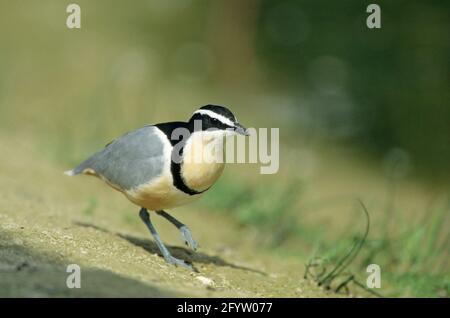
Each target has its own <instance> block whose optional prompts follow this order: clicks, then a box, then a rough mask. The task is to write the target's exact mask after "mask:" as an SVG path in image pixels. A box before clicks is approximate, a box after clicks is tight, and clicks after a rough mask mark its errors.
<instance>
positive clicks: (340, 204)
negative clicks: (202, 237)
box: [0, 0, 450, 296]
mask: <svg viewBox="0 0 450 318" xmlns="http://www.w3.org/2000/svg"><path fill="white" fill-rule="evenodd" d="M371 2H373V1H370V2H369V1H356V0H355V1H344V2H342V1H341V2H339V1H323V0H314V1H312V0H308V1H275V0H246V1H238V0H228V1H225V0H223V1H219V0H216V1H200V0H172V1H156V0H145V1H144V0H142V1H141V0H139V1H132V2H127V1H123V0H122V1H119V0H115V1H110V0H108V1H106V0H104V1H95V2H94V1H87V0H84V1H83V0H79V1H76V3H77V4H79V5H80V7H81V25H82V28H81V29H79V30H76V29H73V30H71V29H68V28H67V27H66V18H67V13H66V6H67V5H68V4H69V3H70V2H67V1H57V0H43V1H1V2H0V39H1V41H0V133H1V135H2V138H10V137H12V136H19V137H20V138H22V140H27V141H28V142H31V143H32V144H33V145H35V147H36V148H37V149H39V151H41V152H42V154H43V155H45V156H47V157H48V159H49V160H52V161H53V162H54V164H55V165H56V166H58V167H61V169H62V170H64V169H65V168H67V167H70V166H72V165H74V164H76V163H78V162H80V161H81V160H82V159H84V158H85V157H86V156H87V155H88V154H89V153H91V152H93V151H96V150H98V149H99V148H100V147H102V146H103V145H104V144H105V143H106V142H108V141H109V140H111V139H112V138H114V137H116V136H118V135H120V134H122V133H123V132H124V131H128V130H132V129H134V128H136V127H139V126H141V125H144V124H147V123H155V122H163V121H171V120H187V119H188V118H189V116H190V114H191V113H192V112H193V111H194V109H196V108H197V107H198V106H201V105H205V104H209V103H214V104H223V105H228V106H229V107H230V108H231V109H232V110H233V111H234V112H235V114H236V115H237V117H238V118H239V120H240V121H241V122H242V123H243V124H244V125H246V126H250V127H278V128H280V138H281V149H280V156H281V166H280V172H279V173H278V174H276V175H271V176H261V175H259V174H258V172H259V169H258V167H257V166H255V165H251V166H249V165H243V166H239V167H237V166H236V167H232V168H231V171H232V172H228V173H226V175H225V176H224V178H223V179H222V180H221V181H220V182H219V184H218V185H217V187H215V189H214V191H212V193H211V195H209V196H206V197H205V200H204V201H203V202H202V203H199V207H206V208H208V207H210V208H214V209H216V210H218V211H221V212H223V213H227V214H229V215H230V216H231V217H233V218H235V219H236V220H237V221H238V222H240V224H242V226H248V227H250V228H252V229H253V228H254V229H255V230H256V231H257V232H259V233H260V232H262V233H266V234H264V235H261V236H260V239H261V241H262V242H264V244H267V246H268V248H273V253H275V254H280V255H281V257H282V255H284V254H286V255H297V254H298V256H299V257H303V258H305V260H306V259H308V257H312V256H320V257H323V258H327V259H329V260H331V261H333V260H336V259H338V256H339V255H340V253H344V252H345V250H346V249H348V247H349V246H351V242H353V238H354V237H355V236H358V235H360V234H361V233H360V232H362V230H363V228H364V219H363V214H362V213H361V211H360V209H357V208H355V205H354V198H355V197H361V198H363V199H364V200H365V202H366V204H367V205H368V208H369V211H370V212H371V216H372V219H373V220H372V221H373V222H372V228H371V232H370V235H369V238H368V241H367V243H366V246H365V247H364V248H363V250H362V253H363V256H360V257H359V258H360V260H359V263H358V264H359V265H358V264H356V263H355V264H354V266H355V267H354V268H356V269H355V271H357V272H358V271H359V268H365V267H364V266H367V264H368V263H370V262H375V263H378V264H381V265H382V266H384V268H386V269H387V273H388V274H386V275H390V276H389V278H388V281H389V283H388V285H389V288H390V289H388V293H390V295H426V296H439V295H444V296H448V293H449V263H448V261H449V257H448V243H449V239H450V232H449V230H448V229H449V227H448V226H449V225H450V220H449V214H450V213H449V211H450V193H449V187H448V184H449V181H450V169H449V168H450V164H449V163H450V107H449V106H450V105H449V60H450V59H449V57H450V47H449V45H450V43H449V40H448V31H449V29H450V28H449V23H450V18H449V10H448V9H449V8H448V4H447V3H445V2H443V1H433V0H430V1H395V2H393V1H377V2H376V3H378V4H379V5H380V6H381V19H382V28H381V29H372V30H371V29H368V28H367V27H366V18H367V16H368V13H366V7H367V5H368V4H369V3H371ZM11 160H14V159H13V158H12V159H11ZM233 173H240V174H242V176H243V178H242V179H241V180H240V181H239V184H238V185H236V184H235V180H234V179H233V178H232V176H233ZM268 191H270V193H271V196H270V197H268V196H267V192H268ZM206 208H205V210H206ZM356 220H358V221H356ZM267 233H270V235H267ZM358 233H359V234H358ZM358 266H360V267H358ZM359 272H361V271H359ZM362 273H363V272H362Z"/></svg>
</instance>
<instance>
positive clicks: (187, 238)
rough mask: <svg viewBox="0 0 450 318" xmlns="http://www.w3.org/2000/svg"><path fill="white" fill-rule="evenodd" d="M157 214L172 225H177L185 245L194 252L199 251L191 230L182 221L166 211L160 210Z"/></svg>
mask: <svg viewBox="0 0 450 318" xmlns="http://www.w3.org/2000/svg"><path fill="white" fill-rule="evenodd" d="M156 213H158V215H160V216H162V217H163V218H165V219H166V220H168V221H169V222H170V223H172V224H173V225H175V226H176V227H177V229H178V230H180V232H181V235H182V236H183V239H184V242H185V244H186V245H188V246H190V247H191V248H192V249H193V250H194V251H195V250H197V246H198V244H197V242H196V241H195V240H194V239H193V238H192V234H191V231H190V230H189V228H188V227H187V226H186V225H185V224H183V223H181V222H180V221H178V220H177V219H176V218H174V217H173V216H171V215H170V214H169V213H167V212H166V211H163V210H160V211H156Z"/></svg>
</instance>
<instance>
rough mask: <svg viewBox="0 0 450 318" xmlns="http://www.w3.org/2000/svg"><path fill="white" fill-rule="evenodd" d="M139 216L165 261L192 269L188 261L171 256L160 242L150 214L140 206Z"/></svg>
mask: <svg viewBox="0 0 450 318" xmlns="http://www.w3.org/2000/svg"><path fill="white" fill-rule="evenodd" d="M139 217H140V218H141V219H142V221H143V222H144V223H145V225H147V227H148V229H149V231H150V233H151V234H152V236H153V238H154V239H155V242H156V245H157V246H158V248H159V250H160V251H161V253H162V255H163V257H164V259H165V260H166V262H167V263H169V264H173V265H175V266H182V267H185V268H187V269H190V270H194V268H193V267H192V266H191V265H189V264H188V263H186V262H185V261H183V260H181V259H178V258H175V257H173V256H172V255H171V254H170V252H169V250H168V249H167V248H166V246H165V245H164V243H163V242H162V240H161V238H160V237H159V234H158V232H156V229H155V227H154V226H153V224H152V222H151V221H150V215H149V214H148V212H147V209H145V208H142V209H141V210H140V211H139Z"/></svg>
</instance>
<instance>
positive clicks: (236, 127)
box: [234, 123, 250, 136]
mask: <svg viewBox="0 0 450 318" xmlns="http://www.w3.org/2000/svg"><path fill="white" fill-rule="evenodd" d="M234 131H235V132H237V133H238V134H240V135H244V136H249V135H250V133H249V132H248V129H247V128H245V127H244V126H242V125H241V124H239V123H236V124H235V125H234Z"/></svg>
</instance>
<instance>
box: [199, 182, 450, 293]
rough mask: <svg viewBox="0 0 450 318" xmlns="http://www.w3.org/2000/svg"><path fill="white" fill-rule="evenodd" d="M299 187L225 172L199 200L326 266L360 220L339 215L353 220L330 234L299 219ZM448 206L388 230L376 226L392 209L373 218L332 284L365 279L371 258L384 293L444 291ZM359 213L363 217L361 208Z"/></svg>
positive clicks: (449, 281)
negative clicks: (237, 178)
mask: <svg viewBox="0 0 450 318" xmlns="http://www.w3.org/2000/svg"><path fill="white" fill-rule="evenodd" d="M304 187H305V185H304V184H303V183H301V182H297V183H291V184H285V185H280V184H274V185H267V184H262V185H259V186H251V185H248V184H243V183H235V182H233V180H231V179H227V178H225V179H224V180H222V181H220V182H219V183H218V184H217V185H216V186H215V188H214V191H211V193H209V195H208V196H205V198H204V199H203V204H204V205H205V206H207V207H210V208H213V209H214V210H217V211H219V212H223V213H227V214H231V216H232V217H233V218H235V219H236V220H237V221H238V222H239V223H240V224H241V225H242V226H247V227H253V228H257V229H259V233H260V237H259V240H260V242H261V243H262V244H265V245H266V247H267V248H268V249H270V250H272V251H273V252H274V253H277V254H279V255H280V256H284V255H297V256H298V257H300V258H302V259H310V260H316V261H319V262H320V263H321V266H323V270H324V271H325V272H330V271H331V270H332V269H333V268H334V267H335V266H336V264H337V263H338V262H339V261H340V260H342V258H343V256H344V255H346V254H347V253H348V252H349V250H350V249H351V248H352V246H354V245H355V244H356V243H357V242H361V240H362V239H363V232H364V223H363V222H355V223H358V224H354V223H353V222H351V220H348V219H344V220H340V221H339V222H351V224H352V226H351V227H348V228H347V229H346V232H345V233H344V235H343V236H342V237H337V236H335V237H334V239H332V240H330V239H329V238H327V235H325V234H326V233H327V229H324V227H323V225H320V224H314V223H311V222H310V223H308V224H306V223H304V222H302V221H301V218H302V215H301V211H298V208H296V202H298V201H299V200H300V201H301V199H302V190H303V188H304ZM349 200H350V199H349ZM331 202H332V201H331ZM449 209H450V205H449V204H447V205H445V206H441V207H437V208H434V209H433V210H430V211H427V213H426V218H425V220H423V221H421V222H415V223H413V222H406V221H405V222H402V223H401V225H400V226H397V227H395V231H394V232H393V233H388V232H387V231H385V230H384V227H383V226H379V225H380V224H382V225H383V224H387V223H388V221H389V220H387V219H386V218H390V217H392V214H391V215H389V214H383V218H382V219H378V220H377V223H379V224H373V226H372V227H371V228H370V231H369V235H368V237H367V239H366V241H365V243H364V244H363V245H362V246H361V251H360V252H359V254H357V255H355V256H356V257H355V259H354V260H353V261H352V262H351V263H349V264H348V266H345V268H344V269H343V271H342V274H341V275H338V277H336V279H335V282H333V284H332V285H334V286H335V288H336V286H339V284H340V283H342V282H343V281H345V279H346V278H347V277H349V276H350V275H353V276H354V277H355V280H356V282H359V283H361V284H363V285H364V284H365V280H366V274H365V273H366V271H365V270H366V267H367V266H368V265H369V264H371V263H375V264H378V265H380V267H381V271H382V288H381V289H380V290H377V292H379V293H380V294H381V295H383V296H418V297H448V296H449V286H450V275H449V264H448V261H449V255H448V246H449V243H450V242H449V231H448V227H446V226H445V225H446V224H448V222H449V221H450V214H449V213H448V212H449ZM392 212H393V213H397V212H398V211H392ZM369 213H371V212H370V210H369ZM329 217H330V218H336V216H333V215H330V216H329ZM360 217H361V219H363V218H364V217H363V213H362V212H361V213H360ZM359 223H360V224H359ZM353 224H354V225H353ZM327 234H330V233H327ZM332 236H333V235H332ZM308 251H309V252H308ZM325 275H326V274H325ZM349 287H350V288H351V290H352V291H353V292H356V293H361V292H364V291H363V290H362V289H361V288H360V287H359V286H358V285H357V284H353V285H351V284H350V285H349Z"/></svg>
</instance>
